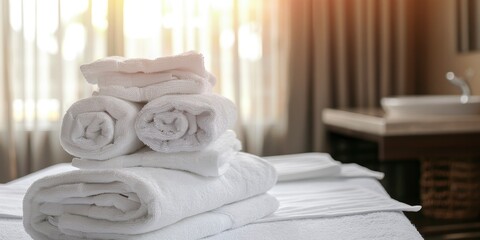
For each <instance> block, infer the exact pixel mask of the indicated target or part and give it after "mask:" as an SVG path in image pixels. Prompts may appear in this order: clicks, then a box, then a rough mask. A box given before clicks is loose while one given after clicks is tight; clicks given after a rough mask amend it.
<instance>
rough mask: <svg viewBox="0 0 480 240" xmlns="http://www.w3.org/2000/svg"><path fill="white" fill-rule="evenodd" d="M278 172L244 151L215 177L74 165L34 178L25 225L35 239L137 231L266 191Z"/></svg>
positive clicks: (142, 232) (158, 170)
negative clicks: (100, 168) (74, 169)
mask: <svg viewBox="0 0 480 240" xmlns="http://www.w3.org/2000/svg"><path fill="white" fill-rule="evenodd" d="M276 178H277V176H276V172H275V169H274V168H273V167H272V166H271V165H270V164H269V163H268V162H266V161H264V160H263V159H261V158H259V157H256V156H254V155H250V154H247V153H242V152H240V153H238V154H237V155H236V159H234V160H233V161H231V167H230V168H229V170H227V172H226V173H225V174H223V175H222V176H220V177H216V178H207V177H202V176H199V175H196V174H193V173H188V172H184V171H175V170H168V169H163V168H144V167H139V168H123V169H108V170H76V171H71V172H66V173H63V174H59V175H54V176H49V177H45V178H42V179H40V180H38V181H36V182H35V183H33V184H32V186H31V187H30V188H29V190H28V191H27V193H26V195H25V198H24V201H23V221H24V227H25V229H26V231H27V233H29V234H30V235H31V236H32V237H33V238H35V239H46V238H50V239H66V238H69V236H71V235H75V236H89V235H90V234H94V236H97V237H99V236H100V235H101V236H102V237H104V238H108V239H112V238H113V239H114V238H116V237H115V236H117V235H125V236H126V237H129V236H130V237H133V236H134V235H138V234H144V233H148V232H151V231H155V230H159V229H161V228H163V227H166V226H168V225H171V224H173V223H176V222H178V221H180V220H182V219H185V218H187V217H190V216H194V215H197V214H200V213H205V212H207V211H211V210H214V209H217V208H219V207H221V206H223V205H226V204H229V203H233V202H236V201H240V200H243V199H247V198H250V197H253V196H256V195H259V194H262V193H265V192H266V191H268V190H269V189H270V188H271V187H272V186H273V185H274V184H275V182H276ZM239 211H240V210H239ZM226 219H227V218H226ZM194 231H199V230H194ZM110 234H112V235H110Z"/></svg>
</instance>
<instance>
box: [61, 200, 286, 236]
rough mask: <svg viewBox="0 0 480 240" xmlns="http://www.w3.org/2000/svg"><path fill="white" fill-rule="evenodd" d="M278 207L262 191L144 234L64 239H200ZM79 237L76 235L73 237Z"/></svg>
mask: <svg viewBox="0 0 480 240" xmlns="http://www.w3.org/2000/svg"><path fill="white" fill-rule="evenodd" d="M277 209H278V201H277V199H276V198H275V197H273V196H271V195H269V194H261V195H258V196H254V197H251V198H249V199H245V200H241V201H238V202H234V203H231V204H228V205H225V206H223V207H220V208H217V209H214V210H212V211H208V212H204V213H200V214H197V215H194V216H191V217H187V218H184V219H182V220H180V221H179V222H177V223H174V224H171V225H168V226H166V227H164V228H161V229H159V230H155V231H151V232H148V233H144V234H136V235H127V234H98V233H82V232H76V231H70V232H69V234H70V235H71V237H70V236H69V237H68V238H67V239H82V237H83V238H88V239H136V240H158V239H162V240H190V239H202V238H204V237H207V236H211V235H215V234H218V233H221V232H223V231H226V230H229V229H235V228H238V227H241V226H244V225H246V224H249V223H252V222H255V221H256V220H259V219H261V218H263V217H265V216H267V215H269V214H271V213H273V212H275V210H277ZM74 236H76V237H78V238H76V237H74Z"/></svg>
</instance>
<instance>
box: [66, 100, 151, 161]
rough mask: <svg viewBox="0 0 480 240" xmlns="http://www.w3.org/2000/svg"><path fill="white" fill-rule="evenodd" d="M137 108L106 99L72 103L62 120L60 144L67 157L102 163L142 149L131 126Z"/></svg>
mask: <svg viewBox="0 0 480 240" xmlns="http://www.w3.org/2000/svg"><path fill="white" fill-rule="evenodd" d="M140 109H141V105H139V104H136V103H132V102H128V101H125V100H122V99H118V98H114V97H110V96H98V97H89V98H85V99H82V100H80V101H77V102H75V103H74V104H72V106H70V108H69V109H68V110H67V112H66V113H65V115H64V117H63V121H62V129H61V134H60V143H61V145H62V147H63V148H64V149H65V151H67V152H68V153H70V154H72V155H74V156H77V157H82V158H89V159H97V160H104V159H108V158H113V157H117V156H120V155H124V154H129V153H133V152H135V151H136V150H138V149H140V148H141V147H143V146H144V144H143V143H142V142H141V141H140V140H139V139H138V137H137V135H136V133H135V130H134V124H135V119H136V116H137V114H138V112H139V111H140Z"/></svg>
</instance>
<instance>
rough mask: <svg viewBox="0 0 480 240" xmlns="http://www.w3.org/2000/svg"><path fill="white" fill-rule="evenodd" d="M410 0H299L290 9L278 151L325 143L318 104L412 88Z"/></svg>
mask: <svg viewBox="0 0 480 240" xmlns="http://www.w3.org/2000/svg"><path fill="white" fill-rule="evenodd" d="M418 2H421V1H415V0H299V1H289V5H288V6H287V7H288V8H289V9H290V10H291V18H290V19H291V21H290V24H289V28H290V29H291V34H290V48H289V52H290V57H289V68H288V70H289V72H288V79H289V87H288V92H289V107H288V117H289V118H288V128H287V134H286V137H285V139H287V140H288V143H287V144H284V146H285V147H284V151H285V152H286V153H290V152H305V151H325V150H326V144H327V143H326V142H325V139H324V138H325V127H324V125H323V124H322V110H323V109H325V108H346V107H378V106H379V104H380V99H381V98H382V97H386V96H392V95H403V94H413V93H415V85H414V82H415V81H416V78H418V77H419V76H418V74H417V69H418V68H419V67H420V65H419V64H420V62H419V61H418V59H416V56H417V55H415V53H418V52H416V51H417V50H418V45H417V44H416V40H418V39H416V36H417V35H416V32H417V31H418V27H417V26H415V25H414V24H413V23H414V19H415V18H416V17H417V11H418V9H419V6H418V5H419V3H418Z"/></svg>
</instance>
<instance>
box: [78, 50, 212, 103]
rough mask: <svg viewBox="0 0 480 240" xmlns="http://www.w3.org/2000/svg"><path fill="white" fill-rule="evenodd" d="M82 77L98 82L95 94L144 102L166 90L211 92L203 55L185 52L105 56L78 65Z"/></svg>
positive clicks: (176, 92)
mask: <svg viewBox="0 0 480 240" xmlns="http://www.w3.org/2000/svg"><path fill="white" fill-rule="evenodd" d="M80 70H81V71H82V73H83V75H84V77H85V78H86V80H87V81H88V82H89V83H91V84H98V88H99V90H98V92H97V93H95V94H97V95H108V96H114V97H118V98H122V99H126V100H129V101H134V102H146V101H151V100H153V99H155V98H158V97H160V96H163V95H166V94H199V93H205V92H211V89H212V87H213V85H215V77H214V76H213V75H212V74H210V73H208V72H207V71H206V70H205V66H204V59H203V55H201V54H198V53H195V52H186V53H184V54H180V55H176V56H167V57H161V58H156V59H140V58H133V59H129V58H125V57H119V56H113V57H106V58H103V59H99V60H97V61H95V62H93V63H90V64H85V65H82V66H80Z"/></svg>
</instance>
